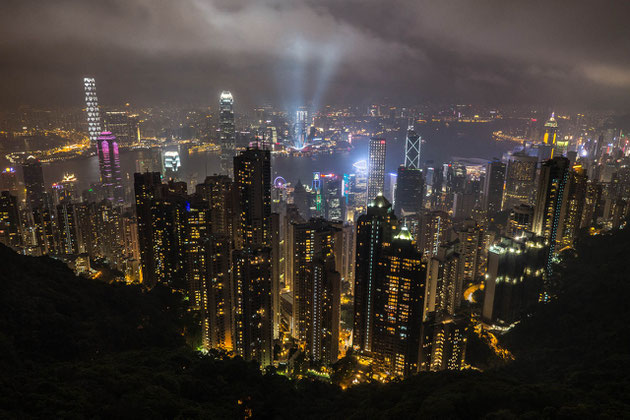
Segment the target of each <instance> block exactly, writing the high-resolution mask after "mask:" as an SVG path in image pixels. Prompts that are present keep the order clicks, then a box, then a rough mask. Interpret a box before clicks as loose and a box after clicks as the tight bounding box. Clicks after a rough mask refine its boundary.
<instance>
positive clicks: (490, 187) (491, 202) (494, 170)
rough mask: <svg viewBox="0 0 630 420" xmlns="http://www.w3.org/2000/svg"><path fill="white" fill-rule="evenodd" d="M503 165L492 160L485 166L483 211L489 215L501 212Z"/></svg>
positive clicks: (503, 178)
mask: <svg viewBox="0 0 630 420" xmlns="http://www.w3.org/2000/svg"><path fill="white" fill-rule="evenodd" d="M504 180H505V164H504V163H502V162H500V161H498V160H494V161H492V162H489V163H488V164H487V165H486V177H485V178H484V183H483V205H482V207H483V209H484V210H485V211H487V212H488V213H489V214H495V213H497V212H499V211H501V204H502V203H503V182H504Z"/></svg>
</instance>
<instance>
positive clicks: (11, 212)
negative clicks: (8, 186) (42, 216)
mask: <svg viewBox="0 0 630 420" xmlns="http://www.w3.org/2000/svg"><path fill="white" fill-rule="evenodd" d="M21 229H22V227H21V224H20V209H19V207H18V201H17V197H15V196H14V195H11V193H10V192H9V191H0V243H2V244H4V245H6V246H10V247H12V248H14V249H17V248H19V247H20V246H21V245H22V233H21V232H22V230H21Z"/></svg>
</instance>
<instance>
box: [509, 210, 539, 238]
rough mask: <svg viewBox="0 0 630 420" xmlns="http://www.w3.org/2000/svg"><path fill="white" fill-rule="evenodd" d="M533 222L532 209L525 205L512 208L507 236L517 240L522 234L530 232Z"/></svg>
mask: <svg viewBox="0 0 630 420" xmlns="http://www.w3.org/2000/svg"><path fill="white" fill-rule="evenodd" d="M533 221H534V208H533V207H532V206H528V205H527V204H520V205H518V206H514V207H512V209H511V210H510V216H509V218H508V225H507V232H506V233H507V236H508V237H510V238H518V237H520V236H521V235H523V233H524V232H531V230H532V223H533Z"/></svg>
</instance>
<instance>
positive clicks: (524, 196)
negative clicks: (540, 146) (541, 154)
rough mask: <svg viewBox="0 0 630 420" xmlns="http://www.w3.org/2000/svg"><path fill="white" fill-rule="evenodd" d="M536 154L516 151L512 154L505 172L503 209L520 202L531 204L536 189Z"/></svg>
mask: <svg viewBox="0 0 630 420" xmlns="http://www.w3.org/2000/svg"><path fill="white" fill-rule="evenodd" d="M537 164H538V159H537V158H536V156H528V155H526V154H525V153H515V154H513V155H512V156H510V159H509V161H508V164H507V169H506V174H505V193H504V195H503V210H509V209H511V208H512V207H514V206H518V205H519V204H528V205H531V204H532V203H533V202H534V193H535V191H536V165H537Z"/></svg>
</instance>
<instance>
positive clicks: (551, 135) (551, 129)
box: [543, 113, 558, 146]
mask: <svg viewBox="0 0 630 420" xmlns="http://www.w3.org/2000/svg"><path fill="white" fill-rule="evenodd" d="M557 137H558V122H557V121H556V117H555V114H554V113H552V114H551V117H549V120H548V121H547V122H546V123H545V134H543V143H544V144H548V145H551V146H555V145H556V140H557Z"/></svg>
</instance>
